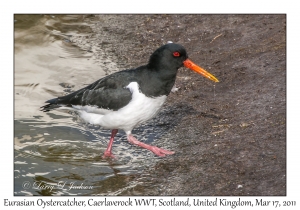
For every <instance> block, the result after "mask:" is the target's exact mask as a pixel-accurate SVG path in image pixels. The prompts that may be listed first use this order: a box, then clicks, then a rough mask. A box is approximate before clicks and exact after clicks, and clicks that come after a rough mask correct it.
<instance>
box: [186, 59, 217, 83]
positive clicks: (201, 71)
mask: <svg viewBox="0 0 300 210" xmlns="http://www.w3.org/2000/svg"><path fill="white" fill-rule="evenodd" d="M183 65H184V66H185V67H187V68H189V69H191V70H193V71H195V72H197V73H198V74H201V75H202V76H204V77H206V78H208V79H210V80H212V81H214V82H219V80H218V79H217V78H216V77H215V76H214V75H212V74H210V73H208V72H207V71H205V70H204V69H202V68H201V67H200V66H197V65H196V64H195V63H194V62H192V61H191V60H190V59H186V60H185V61H183Z"/></svg>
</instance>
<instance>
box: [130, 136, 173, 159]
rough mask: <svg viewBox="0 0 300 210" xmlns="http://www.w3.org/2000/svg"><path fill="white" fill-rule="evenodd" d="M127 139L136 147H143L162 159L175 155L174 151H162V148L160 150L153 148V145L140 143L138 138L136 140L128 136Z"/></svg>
mask: <svg viewBox="0 0 300 210" xmlns="http://www.w3.org/2000/svg"><path fill="white" fill-rule="evenodd" d="M127 139H128V141H129V142H130V143H132V144H135V145H137V146H140V147H143V148H145V149H148V150H150V151H151V152H153V153H154V154H156V155H158V156H160V157H164V156H166V155H172V154H174V153H175V152H173V151H169V150H165V149H162V148H159V147H156V146H151V145H148V144H145V143H143V142H140V141H138V140H137V139H136V138H134V137H133V136H132V135H131V134H128V135H127Z"/></svg>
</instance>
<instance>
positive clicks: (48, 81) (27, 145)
mask: <svg viewBox="0 0 300 210" xmlns="http://www.w3.org/2000/svg"><path fill="white" fill-rule="evenodd" d="M89 24H92V20H91V19H88V18H87V17H85V16H84V15H55V16H53V15H15V34H14V35H15V75H14V76H15V81H14V84H15V121H14V129H15V135H14V144H15V151H14V155H15V159H14V192H15V195H93V194H96V195H126V194H128V192H129V191H131V192H130V193H131V194H141V192H142V188H141V187H139V186H141V183H139V182H136V181H134V179H133V178H134V175H135V174H137V173H140V172H141V171H142V170H143V169H144V168H146V167H148V166H151V165H153V164H154V162H155V161H156V160H157V158H154V155H153V154H152V153H149V152H148V151H146V150H143V149H140V148H137V147H135V146H132V145H130V144H128V142H127V140H126V135H125V133H118V134H117V136H116V141H115V143H114V148H113V152H114V154H115V155H116V157H117V159H115V160H103V159H102V158H101V155H102V154H103V152H104V150H105V149H106V146H107V143H108V139H109V136H110V131H109V130H100V129H99V127H97V126H92V125H85V124H82V123H81V122H80V120H79V119H77V116H76V115H74V114H73V115H72V114H70V113H67V112H63V111H57V110H55V111H52V112H50V113H44V112H41V111H39V107H41V106H42V105H44V101H46V100H48V99H51V98H54V97H57V96H61V95H63V94H64V92H70V91H74V90H77V89H79V88H81V87H84V86H85V85H86V84H89V83H92V82H94V81H95V80H97V79H99V78H101V77H103V76H104V75H105V72H104V70H102V69H101V67H99V65H97V64H96V63H95V61H94V60H93V57H92V53H91V52H89V50H86V49H84V50H83V49H82V48H79V47H77V46H75V45H73V44H72V42H71V41H70V40H71V39H79V38H80V37H81V36H89V35H90V33H91V28H90V25H89ZM87 48H88V47H87ZM105 62H108V63H113V62H112V61H111V60H109V58H106V60H105ZM115 66H116V65H115ZM116 70H117V69H116ZM91 75H93V76H92V77H91ZM150 123H151V122H150ZM161 133H163V130H162V129H159V128H158V127H156V128H155V132H154V128H153V126H147V125H144V126H141V127H140V128H139V129H137V130H136V134H137V135H138V136H139V139H141V140H142V141H145V142H146V143H153V142H152V141H153V139H158V138H159V137H161ZM165 145H167V144H165ZM148 156H151V158H148ZM136 186H138V187H137V188H136V189H138V190H134V188H135V187H136ZM140 188H141V189H140Z"/></svg>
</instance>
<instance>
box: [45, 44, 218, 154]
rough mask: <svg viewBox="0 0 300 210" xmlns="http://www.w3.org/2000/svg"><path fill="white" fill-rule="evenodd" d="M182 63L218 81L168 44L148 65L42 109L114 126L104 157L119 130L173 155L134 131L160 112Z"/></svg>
mask: <svg viewBox="0 0 300 210" xmlns="http://www.w3.org/2000/svg"><path fill="white" fill-rule="evenodd" d="M182 66H185V67H187V68H189V69H191V70H193V71H195V72H197V73H199V74H201V75H203V76H204V77H207V78H208V79H210V80H212V81H214V82H218V79H217V78H216V77H214V76H213V75H211V74H210V73H208V72H207V71H205V70H204V69H202V68H201V67H199V66H197V65H196V64H195V63H193V62H192V61H191V60H189V59H188V55H187V52H186V50H185V49H184V47H183V46H181V45H179V44H174V43H168V44H166V45H163V46H161V47H160V48H158V49H157V50H155V52H154V53H153V54H152V55H151V56H150V59H149V62H148V64H147V65H144V66H140V67H138V68H135V69H127V70H123V71H119V72H116V73H113V74H111V75H108V76H106V77H104V78H101V79H99V80H97V81H96V82H94V83H92V84H90V85H88V86H87V87H85V88H82V89H80V90H77V91H76V92H73V93H71V94H69V95H66V96H62V97H58V98H54V99H50V100H48V101H46V102H45V103H48V104H47V105H45V106H42V107H41V108H42V111H45V112H47V111H50V110H51V109H54V108H60V109H71V110H75V111H76V112H78V114H79V116H80V117H81V118H82V119H83V120H84V121H85V122H87V123H90V124H95V125H100V126H101V127H103V128H106V129H112V132H111V138H110V141H109V143H108V147H107V149H106V151H105V152H104V155H103V158H105V157H114V156H113V154H112V152H111V150H112V144H113V141H114V137H115V135H116V134H117V132H118V129H122V130H124V131H125V133H126V135H127V139H128V141H129V142H130V143H132V144H135V145H137V146H140V147H143V148H146V149H148V150H150V151H152V152H153V153H154V154H156V155H158V156H165V155H170V154H174V152H173V151H168V150H165V149H162V148H158V147H156V146H151V145H148V144H145V143H143V142H140V141H138V140H137V139H136V138H135V137H134V136H133V135H132V134H131V131H132V129H133V128H134V127H136V126H137V125H139V124H141V123H143V122H145V121H147V120H149V119H151V118H153V117H154V116H155V115H156V114H157V113H158V111H159V110H160V108H161V107H162V105H163V103H164V102H165V100H166V98H167V96H168V95H169V93H170V91H171V89H172V87H173V86H174V83H175V79H176V74H177V70H178V69H179V68H180V67H182Z"/></svg>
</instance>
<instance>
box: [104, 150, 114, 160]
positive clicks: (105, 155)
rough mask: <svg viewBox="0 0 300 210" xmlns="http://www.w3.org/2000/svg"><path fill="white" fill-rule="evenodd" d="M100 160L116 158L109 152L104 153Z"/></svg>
mask: <svg viewBox="0 0 300 210" xmlns="http://www.w3.org/2000/svg"><path fill="white" fill-rule="evenodd" d="M102 158H103V159H105V158H116V157H115V156H114V155H113V154H112V153H111V152H110V151H105V152H104V154H103V155H102Z"/></svg>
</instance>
